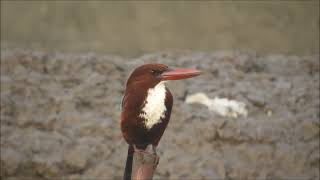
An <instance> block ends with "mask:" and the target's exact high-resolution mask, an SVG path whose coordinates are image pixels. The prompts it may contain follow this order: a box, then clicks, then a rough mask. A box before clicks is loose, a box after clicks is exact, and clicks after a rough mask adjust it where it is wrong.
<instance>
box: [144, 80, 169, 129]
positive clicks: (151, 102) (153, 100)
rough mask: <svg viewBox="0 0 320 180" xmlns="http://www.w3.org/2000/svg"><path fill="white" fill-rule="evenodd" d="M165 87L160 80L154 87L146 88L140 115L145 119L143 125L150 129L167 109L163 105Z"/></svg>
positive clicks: (158, 121) (162, 116)
mask: <svg viewBox="0 0 320 180" xmlns="http://www.w3.org/2000/svg"><path fill="white" fill-rule="evenodd" d="M165 99H166V87H165V85H164V82H160V83H159V84H157V85H156V86H155V87H154V88H150V89H149V90H148V94H147V98H146V100H145V105H144V107H143V108H142V113H141V114H140V115H139V116H140V117H142V118H144V119H145V126H146V128H147V129H151V128H152V126H153V125H155V124H157V123H160V122H161V118H164V116H165V112H166V110H167V108H166V106H165Z"/></svg>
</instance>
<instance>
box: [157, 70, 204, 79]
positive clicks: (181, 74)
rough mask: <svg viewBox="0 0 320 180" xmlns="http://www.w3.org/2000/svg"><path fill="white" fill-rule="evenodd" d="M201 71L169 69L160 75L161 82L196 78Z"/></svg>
mask: <svg viewBox="0 0 320 180" xmlns="http://www.w3.org/2000/svg"><path fill="white" fill-rule="evenodd" d="M200 74H201V71H199V70H196V69H182V68H179V69H169V70H168V71H166V72H164V73H162V80H165V81H166V80H179V79H187V78H192V77H195V76H198V75H200Z"/></svg>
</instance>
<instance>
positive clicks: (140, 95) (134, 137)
mask: <svg viewBox="0 0 320 180" xmlns="http://www.w3.org/2000/svg"><path fill="white" fill-rule="evenodd" d="M200 74H201V71H199V70H196V69H187V68H178V69H172V68H169V67H168V66H167V65H164V64H144V65H141V66H139V67H137V68H136V69H135V70H134V71H133V72H132V73H131V75H130V76H129V78H128V80H127V83H126V89H125V93H124V96H123V98H122V103H121V107H122V111H121V120H120V126H121V132H122V135H123V137H124V139H125V141H126V142H127V143H128V145H129V147H128V154H127V160H126V166H125V173H124V179H131V173H132V163H133V153H134V151H135V150H145V149H146V148H147V147H148V146H149V145H151V146H152V150H153V152H154V153H155V154H156V150H155V149H156V147H157V146H158V144H159V141H160V139H161V137H162V135H163V133H164V131H165V129H166V127H167V125H168V123H169V120H170V115H171V110H172V105H173V97H172V94H171V92H170V90H169V89H168V88H167V87H166V85H165V84H166V82H167V81H172V80H180V79H187V78H191V77H195V76H198V75H200Z"/></svg>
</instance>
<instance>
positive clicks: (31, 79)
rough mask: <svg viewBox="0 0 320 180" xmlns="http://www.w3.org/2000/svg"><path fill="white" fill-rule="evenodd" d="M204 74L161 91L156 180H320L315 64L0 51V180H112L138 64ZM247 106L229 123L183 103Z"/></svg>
mask: <svg viewBox="0 0 320 180" xmlns="http://www.w3.org/2000/svg"><path fill="white" fill-rule="evenodd" d="M150 62H157V63H164V64H167V65H169V66H173V67H195V68H198V69H200V70H202V71H203V72H204V73H203V74H202V75H201V76H199V77H197V78H193V79H190V80H184V81H176V82H174V83H172V82H168V83H167V84H168V87H169V88H170V89H171V91H172V93H173V95H174V107H173V112H172V115H171V121H170V123H169V126H168V128H167V130H166V132H165V133H164V136H163V137H162V140H161V141H160V144H159V147H158V152H159V154H160V163H159V165H158V168H157V171H156V173H155V176H154V179H221V178H223V179H240V178H241V179H275V178H276V179H319V177H320V173H319V167H320V162H319V161H320V154H319V153H320V150H319V148H320V147H319V139H320V138H319V129H320V121H319V118H320V112H319V55H314V56H306V57H298V56H283V55H274V54H272V55H259V54H256V53H254V52H243V51H224V52H223V51H220V52H214V53H201V52H188V51H176V52H172V51H171V52H158V53H153V54H146V55H144V56H142V57H139V58H136V59H129V58H123V57H118V56H111V55H106V54H94V53H87V54H63V53H51V54H47V53H46V52H40V51H32V50H21V49H20V50H19V49H18V50H2V51H1V179H28V178H29V179H52V178H65V179H121V178H122V174H123V170H124V165H125V159H126V153H127V144H126V143H125V141H124V140H123V138H122V135H121V132H120V127H119V117H120V112H121V110H120V102H121V98H122V94H123V91H124V85H125V81H126V78H127V77H128V76H129V74H130V72H131V71H132V69H133V68H135V67H136V66H138V65H140V64H143V63H150ZM197 92H204V93H206V94H207V95H208V96H209V97H211V98H213V97H216V96H218V97H227V98H230V99H235V100H238V101H241V102H244V103H245V104H246V105H247V107H248V110H249V113H248V116H247V117H239V118H227V117H221V116H219V115H217V114H215V113H213V112H210V111H209V110H208V109H207V107H205V106H202V105H198V104H192V105H191V104H186V103H185V102H184V101H185V97H186V96H187V95H189V94H192V93H197Z"/></svg>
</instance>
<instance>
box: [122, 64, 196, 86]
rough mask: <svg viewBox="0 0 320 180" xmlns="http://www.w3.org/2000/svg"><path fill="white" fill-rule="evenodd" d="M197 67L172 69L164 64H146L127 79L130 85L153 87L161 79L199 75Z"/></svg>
mask: <svg viewBox="0 0 320 180" xmlns="http://www.w3.org/2000/svg"><path fill="white" fill-rule="evenodd" d="M200 73H201V72H200V71H198V70H195V69H171V68H169V67H168V66H166V65H164V64H145V65H142V66H140V67H138V68H136V69H135V70H134V71H133V72H132V74H131V75H130V77H129V79H128V81H127V87H129V86H140V87H141V86H143V87H146V88H147V89H148V88H152V87H154V86H155V85H157V84H158V83H159V82H161V81H167V80H180V79H187V78H191V77H194V76H197V75H199V74H200Z"/></svg>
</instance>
